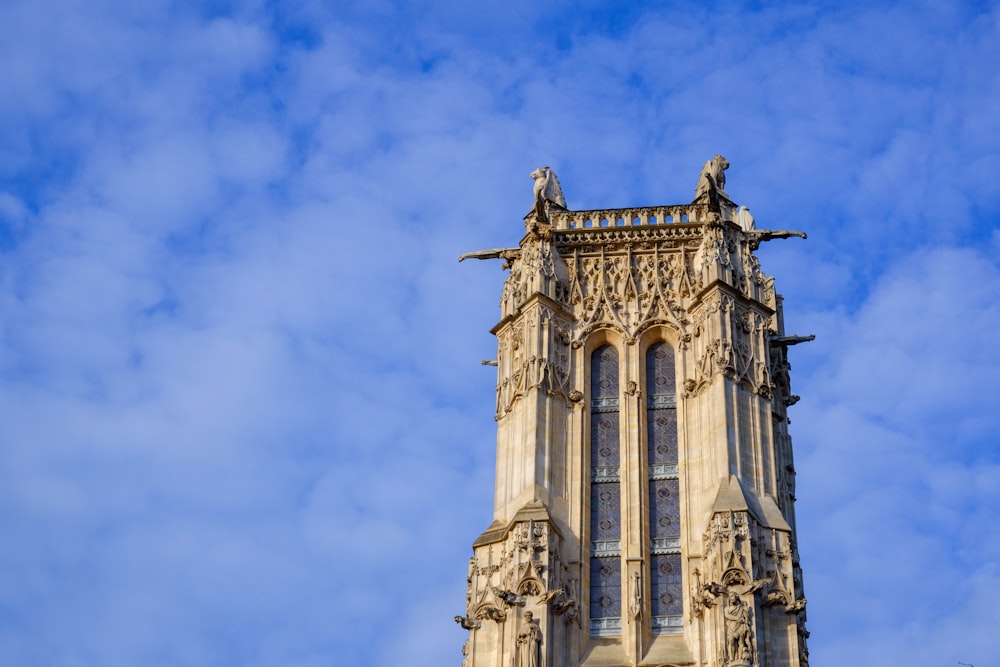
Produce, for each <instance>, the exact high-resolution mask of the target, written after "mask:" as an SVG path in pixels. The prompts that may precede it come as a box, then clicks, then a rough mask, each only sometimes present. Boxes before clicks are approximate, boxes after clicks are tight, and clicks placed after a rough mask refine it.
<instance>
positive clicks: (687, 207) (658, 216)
mask: <svg viewBox="0 0 1000 667" xmlns="http://www.w3.org/2000/svg"><path fill="white" fill-rule="evenodd" d="M727 212H728V211H726V210H725V207H723V215H722V217H723V219H726V218H728V217H729V216H727V215H726V213H727ZM549 219H550V220H551V221H552V225H553V227H555V229H559V230H563V229H598V228H601V227H644V226H652V225H671V224H678V223H686V222H697V223H703V222H707V221H708V205H707V204H679V205H674V206H641V207H638V208H607V209H597V210H593V211H567V210H558V209H557V210H552V209H550V210H549Z"/></svg>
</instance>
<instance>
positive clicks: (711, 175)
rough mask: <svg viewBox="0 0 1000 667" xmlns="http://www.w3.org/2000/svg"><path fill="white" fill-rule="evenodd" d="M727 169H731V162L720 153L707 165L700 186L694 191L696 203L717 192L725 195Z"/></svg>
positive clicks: (702, 170)
mask: <svg viewBox="0 0 1000 667" xmlns="http://www.w3.org/2000/svg"><path fill="white" fill-rule="evenodd" d="M726 169H729V161H728V160H727V159H726V158H724V157H722V156H721V155H719V154H718V153H716V154H715V156H714V157H713V158H712V159H711V160H709V161H708V162H706V163H705V166H704V167H702V168H701V175H700V176H698V185H697V187H696V188H695V191H694V198H695V200H696V201H697V200H698V198H699V197H701V196H702V195H704V194H708V195H709V196H711V195H712V194H713V193H717V192H722V193H725V191H726Z"/></svg>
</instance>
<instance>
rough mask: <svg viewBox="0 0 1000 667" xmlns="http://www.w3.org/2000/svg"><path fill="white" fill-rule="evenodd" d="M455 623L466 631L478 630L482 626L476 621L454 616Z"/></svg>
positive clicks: (466, 617)
mask: <svg viewBox="0 0 1000 667" xmlns="http://www.w3.org/2000/svg"><path fill="white" fill-rule="evenodd" d="M455 622H456V623H458V624H459V625H461V626H462V627H463V628H465V629H466V630H478V629H479V628H481V627H482V626H483V624H482V623H480V622H479V621H477V620H474V619H471V618H469V617H468V616H456V617H455Z"/></svg>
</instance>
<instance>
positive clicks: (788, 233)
mask: <svg viewBox="0 0 1000 667" xmlns="http://www.w3.org/2000/svg"><path fill="white" fill-rule="evenodd" d="M744 233H745V234H746V235H747V238H748V239H750V249H751V250H756V249H757V248H759V247H760V244H761V243H764V242H765V241H772V240H774V239H787V238H790V237H792V236H796V237H798V238H800V239H805V238H809V237H808V236H806V233H805V232H795V231H792V230H790V229H752V230H750V231H748V232H744Z"/></svg>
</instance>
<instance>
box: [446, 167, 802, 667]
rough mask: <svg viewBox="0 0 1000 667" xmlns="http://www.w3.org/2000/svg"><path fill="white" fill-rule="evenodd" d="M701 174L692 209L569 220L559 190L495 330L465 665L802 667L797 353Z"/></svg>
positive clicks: (721, 183)
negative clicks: (793, 364)
mask: <svg viewBox="0 0 1000 667" xmlns="http://www.w3.org/2000/svg"><path fill="white" fill-rule="evenodd" d="M728 166H729V164H728V163H727V162H726V161H725V159H724V158H722V157H721V156H718V155H716V156H715V157H714V158H713V159H712V160H710V161H709V162H708V163H706V165H705V167H704V169H703V171H702V173H701V176H700V177H699V180H698V185H697V189H696V197H695V200H694V201H693V202H692V203H691V204H686V205H673V206H652V207H644V208H622V209H605V210H595V211H571V210H568V209H567V208H566V202H565V200H564V199H563V196H562V192H561V190H560V187H559V183H558V180H557V179H556V177H555V174H553V173H552V171H551V170H550V169H548V168H547V167H543V168H541V169H538V170H536V171H535V172H533V173H532V178H533V179H535V206H534V208H533V209H532V211H531V212H530V213H529V214H528V215H527V216H526V217H525V232H526V233H525V235H524V237H523V238H522V239H521V242H520V246H519V247H517V248H506V249H495V250H487V251H482V252H475V253H469V254H468V255H465V256H463V258H462V259H465V258H466V257H473V258H479V259H490V258H499V259H502V260H504V262H505V264H504V268H507V269H509V270H510V276H509V277H508V278H507V280H506V283H505V284H504V288H503V294H502V296H501V300H500V311H501V312H500V322H499V323H498V324H497V325H496V326H495V327H494V328H493V330H492V332H493V333H494V334H495V335H496V336H497V339H498V341H499V345H498V350H497V358H496V365H497V403H496V420H497V459H496V460H497V463H496V491H495V497H494V516H493V523H492V524H491V525H490V526H489V528H487V530H486V532H484V533H483V534H482V535H480V536H479V538H478V539H476V540H475V542H474V543H473V557H472V558H471V559H470V561H469V572H468V594H467V599H466V612H465V616H457V617H456V618H455V620H456V621H458V622H459V623H461V624H462V626H463V627H465V628H467V629H468V630H469V638H468V641H467V642H466V644H465V647H464V648H463V654H464V655H465V658H464V661H463V667H583V666H586V667H597V666H600V667H617V666H622V667H624V666H625V665H649V666H663V667H665V666H669V665H678V666H679V665H696V666H698V667H806V665H807V664H808V660H807V656H808V651H807V650H806V642H805V639H806V637H807V636H808V633H807V632H806V629H805V616H806V614H805V598H804V597H803V592H802V576H801V570H800V568H799V559H798V553H797V549H796V544H795V513H794V507H793V502H794V500H795V468H794V466H793V464H792V447H791V439H790V438H789V435H788V428H787V425H788V417H787V412H786V411H787V408H788V406H790V405H792V404H793V403H794V402H795V401H796V400H797V397H796V396H794V395H792V394H791V393H790V391H789V382H788V370H789V364H788V360H787V352H788V346H789V345H792V344H795V343H797V342H801V341H803V340H808V338H804V337H799V336H786V335H785V332H784V330H783V323H782V314H781V297H780V296H779V295H778V294H777V293H776V292H775V289H774V281H773V279H772V278H769V277H767V276H765V275H764V274H763V273H761V271H760V267H759V264H758V262H757V258H756V257H755V256H754V251H755V250H756V249H757V247H758V246H759V245H760V243H761V242H763V241H767V240H770V239H773V238H785V237H788V236H802V237H804V236H805V235H804V234H802V233H800V232H789V231H774V230H758V229H755V225H754V220H753V218H752V217H751V215H750V213H749V211H748V210H747V209H746V208H743V207H738V206H737V205H735V204H734V203H733V202H732V201H731V200H730V199H729V197H728V195H727V194H726V192H725V172H724V170H725V169H726V168H727V167H728Z"/></svg>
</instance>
